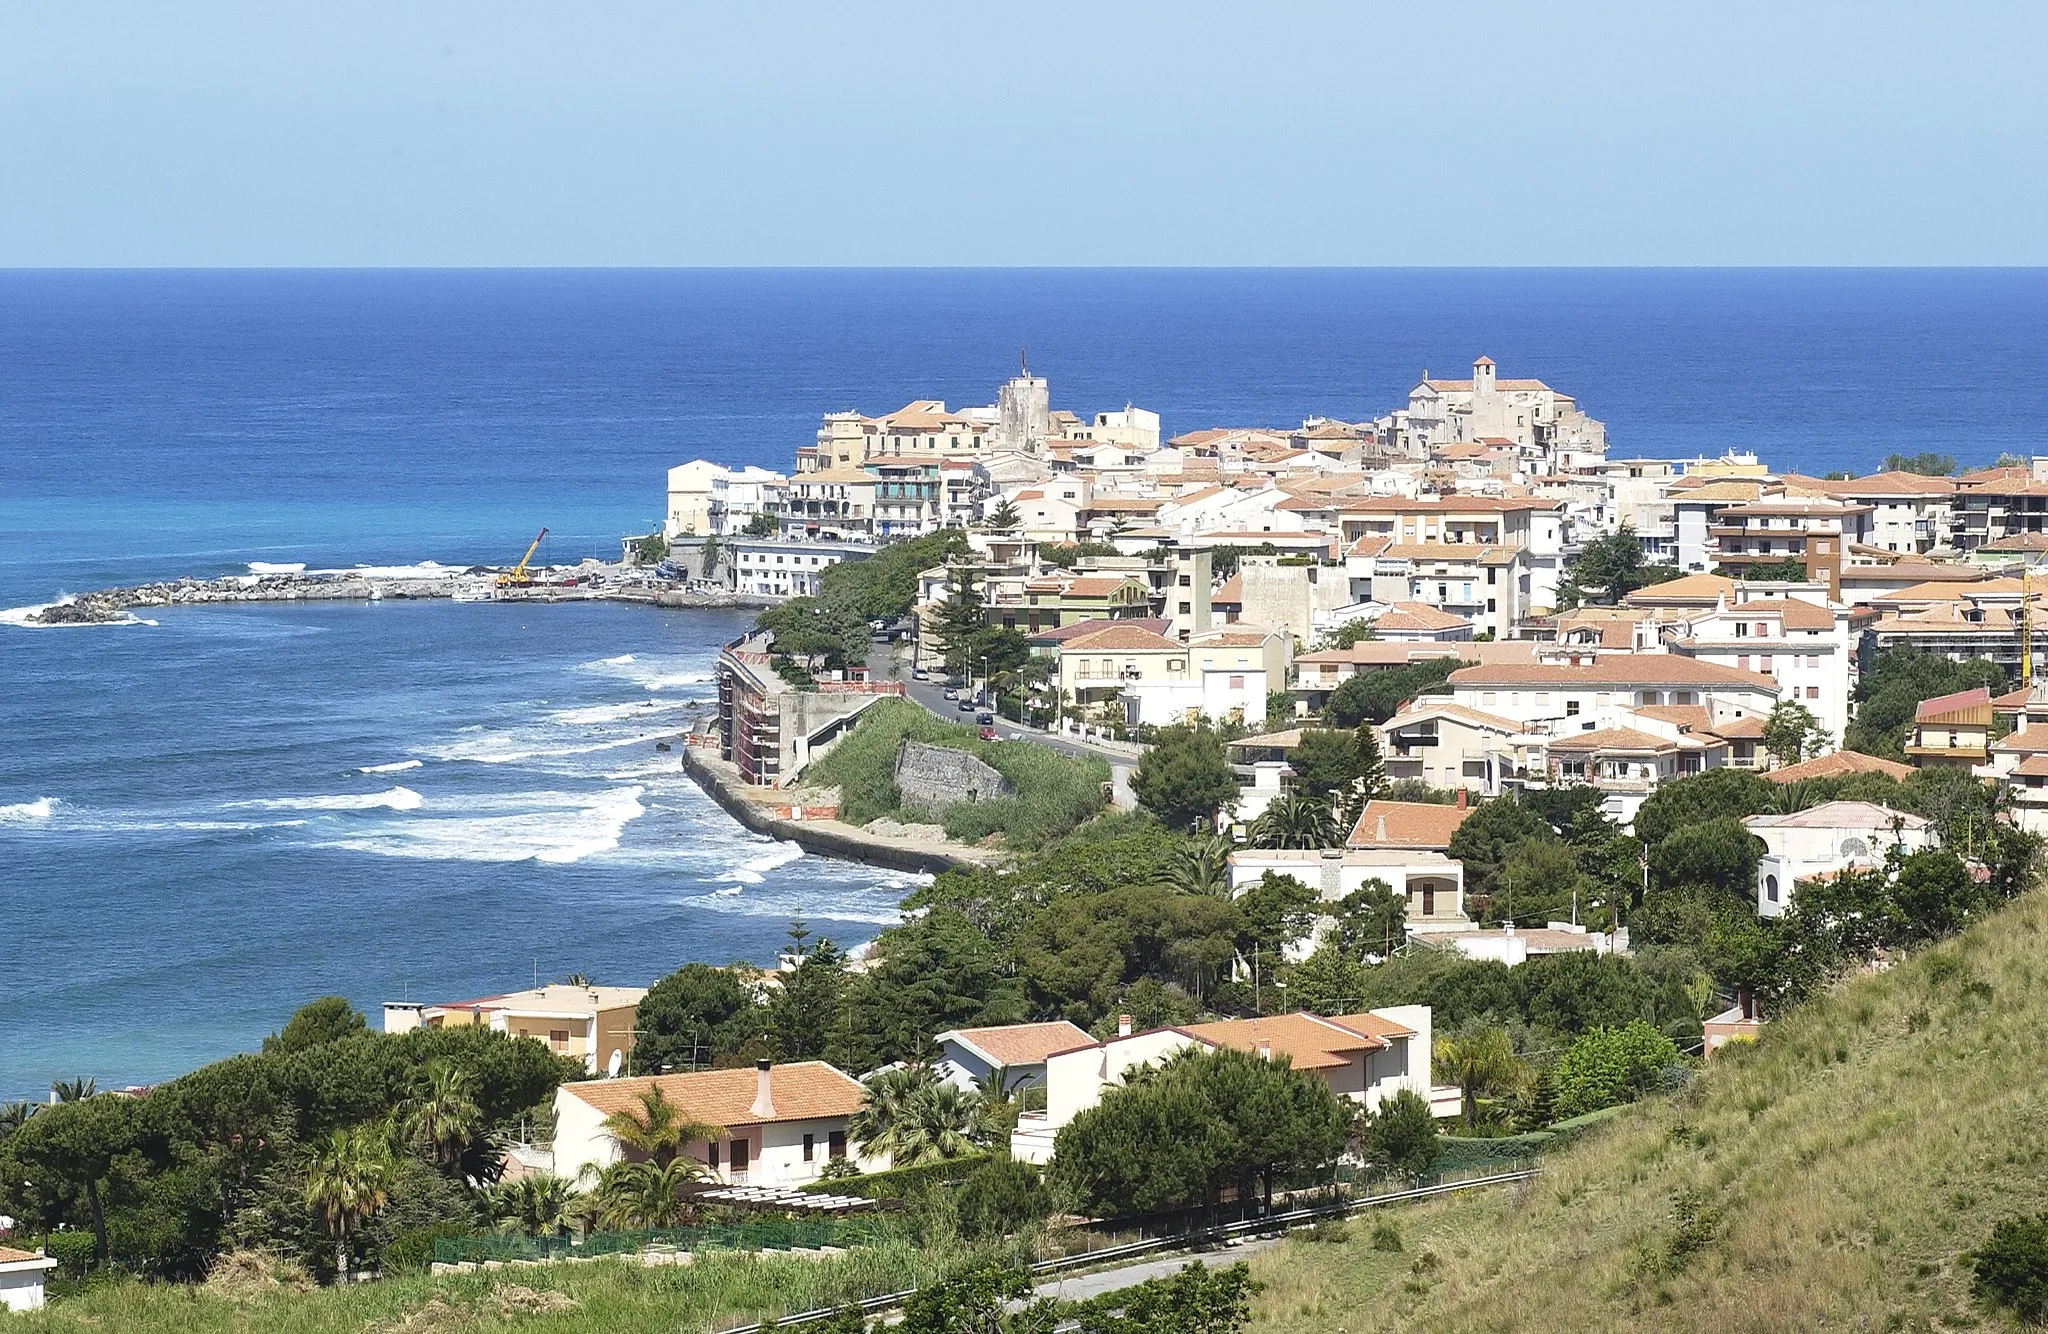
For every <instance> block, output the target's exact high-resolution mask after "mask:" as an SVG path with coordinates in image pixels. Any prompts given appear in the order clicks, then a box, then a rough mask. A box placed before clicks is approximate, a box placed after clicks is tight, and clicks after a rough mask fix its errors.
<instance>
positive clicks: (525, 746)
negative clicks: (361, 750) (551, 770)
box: [419, 731, 675, 764]
mask: <svg viewBox="0 0 2048 1334" xmlns="http://www.w3.org/2000/svg"><path fill="white" fill-rule="evenodd" d="M674 735H675V733H674V731H667V732H645V733H639V734H636V735H633V736H615V737H602V738H599V739H598V740H595V741H579V742H574V743H572V744H569V745H562V744H559V743H558V742H556V741H555V740H554V739H553V738H551V737H549V736H547V735H545V734H535V733H533V732H530V731H528V732H487V733H485V734H484V735H483V736H480V737H474V738H472V739H470V740H467V741H455V742H450V743H448V744H447V745H442V746H422V747H420V748H419V753H420V754H422V755H424V756H426V757H427V758H429V759H435V760H467V761H469V762H470V763H472V764H521V763H525V762H527V761H530V760H559V759H566V758H568V757H569V756H572V755H593V754H596V753H597V752H598V751H601V750H617V749H619V748H620V747H621V746H644V745H650V744H652V743H653V742H656V741H666V740H668V739H669V738H671V737H673V736H674Z"/></svg>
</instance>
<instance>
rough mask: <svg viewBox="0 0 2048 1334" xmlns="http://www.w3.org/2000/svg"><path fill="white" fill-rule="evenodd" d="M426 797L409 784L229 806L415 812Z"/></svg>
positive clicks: (232, 802)
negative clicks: (377, 789) (383, 790)
mask: <svg viewBox="0 0 2048 1334" xmlns="http://www.w3.org/2000/svg"><path fill="white" fill-rule="evenodd" d="M425 804H426V798H425V797H422V796H421V795H420V794H419V793H417V792H415V791H413V790H412V789H411V788H409V787H394V788H392V789H391V790H390V791H388V792H362V793H355V794H351V795H346V796H334V797H272V798H268V799H266V800H263V801H231V802H229V803H228V805H229V806H231V807H254V808H256V809H257V810H265V811H374V810H388V811H416V810H418V809H419V808H420V807H421V806H424V805H425Z"/></svg>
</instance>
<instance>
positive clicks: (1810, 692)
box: [1806, 686, 1820, 699]
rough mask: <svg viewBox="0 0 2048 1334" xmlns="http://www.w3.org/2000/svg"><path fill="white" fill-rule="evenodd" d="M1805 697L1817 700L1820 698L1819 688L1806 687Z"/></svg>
mask: <svg viewBox="0 0 2048 1334" xmlns="http://www.w3.org/2000/svg"><path fill="white" fill-rule="evenodd" d="M1806 697H1807V698H1808V699H1819V698H1820V687H1819V686H1808V687H1807V688H1806Z"/></svg>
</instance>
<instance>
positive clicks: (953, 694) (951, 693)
mask: <svg viewBox="0 0 2048 1334" xmlns="http://www.w3.org/2000/svg"><path fill="white" fill-rule="evenodd" d="M944 694H945V696H946V698H947V699H958V698H960V692H959V691H957V690H955V689H954V688H953V687H951V686H947V687H946V689H945V691H944Z"/></svg>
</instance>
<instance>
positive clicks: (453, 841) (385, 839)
mask: <svg viewBox="0 0 2048 1334" xmlns="http://www.w3.org/2000/svg"><path fill="white" fill-rule="evenodd" d="M643 791H644V789H642V788H639V787H621V788H611V789H608V790H606V791H604V792H596V793H567V792H532V793H512V794H505V795H501V796H496V797H483V798H476V799H472V800H469V801H466V802H465V803H464V807H465V809H466V810H467V811H469V812H475V811H491V810H502V811H507V812H508V813H506V814H493V815H478V814H454V815H445V816H444V815H433V816H421V817H417V818H412V819H405V820H393V821H390V822H387V823H385V824H383V825H380V826H378V827H376V828H373V829H370V830H366V831H364V832H362V833H359V834H355V835H352V836H350V837H348V838H343V839H334V840H330V841H328V842H324V843H321V844H319V845H318V846H320V847H325V848H340V849H344V850H347V851H351V852H367V853H373V854H375V855H377V856H380V857H410V858H418V859H422V860H427V861H471V862H523V861H533V862H540V863H543V864H545V865H552V866H566V865H570V864H573V863H575V862H580V861H582V860H583V859H584V858H586V857H594V856H597V855H598V854H600V853H604V852H609V851H611V850H612V849H614V848H616V847H618V845H619V839H620V838H621V837H622V836H623V835H624V833H625V830H626V826H627V825H628V824H631V823H632V822H633V821H634V820H636V819H638V818H639V817H640V816H642V815H644V814H645V813H646V811H647V807H646V806H645V805H643V804H642V803H641V801H640V797H641V795H642V793H643ZM436 809H437V810H438V809H440V807H439V805H438V804H437V806H436Z"/></svg>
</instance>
